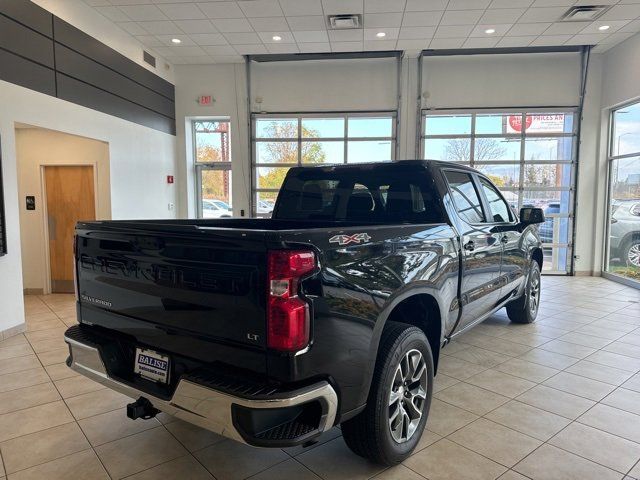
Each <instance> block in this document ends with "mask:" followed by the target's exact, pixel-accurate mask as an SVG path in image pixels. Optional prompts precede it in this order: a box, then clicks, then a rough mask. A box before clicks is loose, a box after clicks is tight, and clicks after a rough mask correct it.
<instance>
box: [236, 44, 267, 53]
mask: <svg viewBox="0 0 640 480" xmlns="http://www.w3.org/2000/svg"><path fill="white" fill-rule="evenodd" d="M233 48H234V49H235V51H236V52H238V53H239V54H240V55H262V54H264V53H269V52H268V51H267V47H265V46H264V45H262V44H256V45H234V46H233Z"/></svg>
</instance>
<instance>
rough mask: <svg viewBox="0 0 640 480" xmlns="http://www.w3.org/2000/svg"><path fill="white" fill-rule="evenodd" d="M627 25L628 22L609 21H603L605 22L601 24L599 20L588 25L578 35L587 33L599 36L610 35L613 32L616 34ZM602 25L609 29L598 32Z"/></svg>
mask: <svg viewBox="0 0 640 480" xmlns="http://www.w3.org/2000/svg"><path fill="white" fill-rule="evenodd" d="M628 23H629V20H609V21H605V22H603V21H601V20H597V21H595V22H591V23H590V24H589V25H587V26H586V27H584V28H583V29H582V30H580V34H588V33H600V34H602V33H609V34H612V33H614V32H617V31H618V30H620V29H621V28H622V27H624V26H625V25H626V24H628ZM603 25H607V26H608V27H609V28H608V29H607V30H605V31H604V32H603V31H602V30H599V27H601V26H603Z"/></svg>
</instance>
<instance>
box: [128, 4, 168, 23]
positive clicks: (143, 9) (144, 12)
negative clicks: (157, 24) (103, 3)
mask: <svg viewBox="0 0 640 480" xmlns="http://www.w3.org/2000/svg"><path fill="white" fill-rule="evenodd" d="M119 8H120V10H122V11H123V12H124V13H125V15H126V16H127V17H129V18H130V19H131V20H140V21H155V20H166V19H167V17H166V16H165V14H164V13H162V12H161V11H160V9H159V8H158V7H156V6H155V5H123V6H122V7H119Z"/></svg>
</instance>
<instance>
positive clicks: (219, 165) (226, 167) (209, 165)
mask: <svg viewBox="0 0 640 480" xmlns="http://www.w3.org/2000/svg"><path fill="white" fill-rule="evenodd" d="M203 122H225V123H228V124H229V133H228V135H229V139H228V142H229V147H228V148H229V161H226V162H223V161H219V162H198V140H197V132H196V123H203ZM191 144H192V145H191V148H192V151H191V152H192V153H191V154H192V155H193V166H194V171H195V176H196V178H195V182H196V188H195V195H196V198H195V201H196V202H195V205H196V218H198V219H203V218H204V216H203V209H202V173H203V172H205V171H209V170H220V171H228V172H229V173H230V180H231V181H233V171H232V164H233V154H232V151H231V119H230V118H227V117H210V118H194V119H192V120H191ZM230 187H232V185H231V182H230ZM230 193H231V194H230V196H229V197H230V200H231V208H232V209H233V203H234V202H233V188H230Z"/></svg>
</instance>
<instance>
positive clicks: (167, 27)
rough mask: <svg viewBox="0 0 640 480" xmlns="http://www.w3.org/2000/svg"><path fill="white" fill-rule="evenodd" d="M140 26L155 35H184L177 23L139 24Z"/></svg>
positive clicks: (167, 21) (166, 21)
mask: <svg viewBox="0 0 640 480" xmlns="http://www.w3.org/2000/svg"><path fill="white" fill-rule="evenodd" d="M138 25H140V26H141V27H142V28H144V29H145V30H146V31H147V32H149V33H153V34H159V35H162V34H167V35H169V34H172V33H183V32H182V30H180V29H179V28H178V26H177V25H176V24H175V23H173V22H172V21H169V20H165V21H162V22H138Z"/></svg>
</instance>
